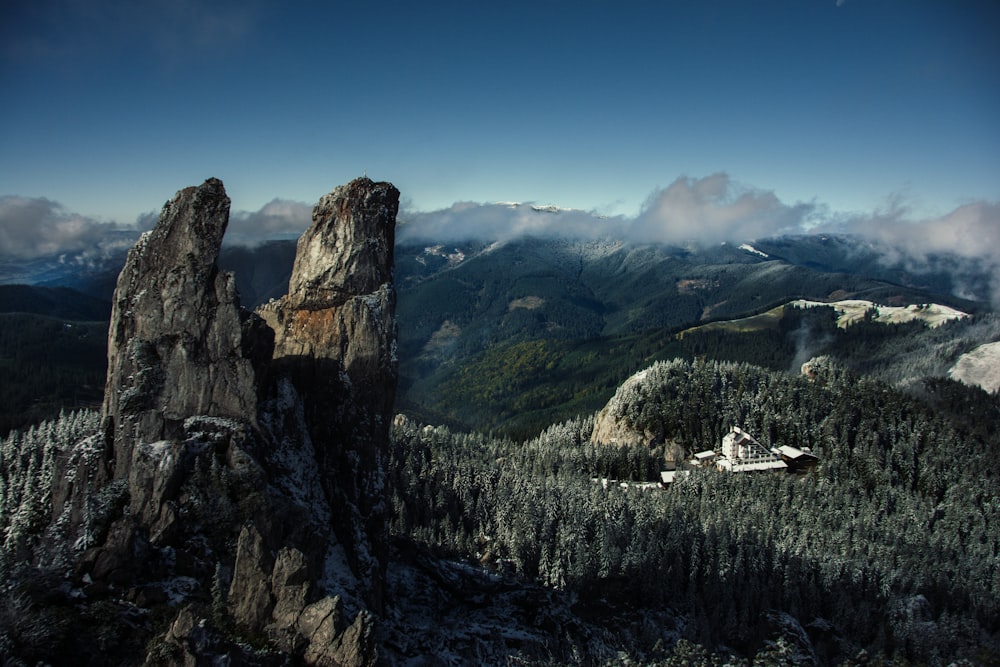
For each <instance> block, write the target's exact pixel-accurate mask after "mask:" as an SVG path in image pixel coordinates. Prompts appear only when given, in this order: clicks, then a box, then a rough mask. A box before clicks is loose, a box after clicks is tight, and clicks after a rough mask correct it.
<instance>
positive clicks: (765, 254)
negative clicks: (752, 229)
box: [740, 243, 771, 259]
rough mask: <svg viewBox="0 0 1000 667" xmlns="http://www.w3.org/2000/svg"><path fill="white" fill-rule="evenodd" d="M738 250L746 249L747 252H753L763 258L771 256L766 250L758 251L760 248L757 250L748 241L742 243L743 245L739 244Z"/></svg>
mask: <svg viewBox="0 0 1000 667" xmlns="http://www.w3.org/2000/svg"><path fill="white" fill-rule="evenodd" d="M740 250H746V251H747V252H749V253H753V254H754V255H760V256H761V257H763V258H764V259H770V257H771V256H770V255H768V254H767V253H766V252H763V251H760V250H757V248H754V247H753V246H752V245H750V244H749V243H744V244H743V245H741V246H740Z"/></svg>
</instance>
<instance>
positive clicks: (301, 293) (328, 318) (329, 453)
mask: <svg viewBox="0 0 1000 667" xmlns="http://www.w3.org/2000/svg"><path fill="white" fill-rule="evenodd" d="M398 209H399V191H398V190H397V189H396V188H395V187H393V186H392V185H391V184H389V183H375V182H373V181H371V180H370V179H367V178H359V179H356V180H354V181H351V182H350V183H349V184H347V185H344V186H341V187H338V188H336V189H335V190H333V192H331V193H330V194H328V195H326V196H324V197H323V198H322V199H321V200H320V202H319V204H318V205H317V206H316V208H315V209H314V210H313V223H312V226H311V227H310V228H309V229H308V230H306V232H305V233H304V234H303V235H302V237H301V238H300V239H299V242H298V249H297V252H296V258H295V264H294V267H293V269H292V276H291V279H290V280H289V292H288V296H286V297H285V298H284V299H282V300H280V301H277V302H272V303H270V304H268V305H266V306H264V307H262V308H260V309H259V311H258V312H259V314H260V315H261V316H262V317H263V318H264V320H265V321H266V322H267V323H268V325H269V326H270V327H271V328H272V329H273V330H274V332H275V349H274V362H273V366H274V367H275V368H276V369H280V372H281V373H283V374H285V375H287V376H288V377H290V378H292V381H293V383H294V385H295V387H296V388H297V389H298V391H299V393H300V394H301V395H302V396H303V398H304V401H305V408H306V417H307V422H308V424H309V434H310V436H311V438H312V442H313V446H314V447H315V448H316V458H317V461H318V463H319V468H320V476H321V479H322V480H323V484H324V489H325V490H326V492H327V494H328V496H329V498H330V501H331V503H332V504H333V505H334V506H336V507H338V508H339V510H338V512H337V513H336V514H335V516H334V526H335V529H336V532H337V534H338V536H339V537H340V539H341V541H342V542H343V543H344V544H345V546H346V547H347V548H348V559H349V562H350V564H351V567H352V569H353V570H354V572H355V574H356V575H357V576H358V577H359V578H361V579H362V580H363V581H364V582H365V583H366V588H367V589H368V592H367V597H368V601H369V603H370V604H372V605H373V606H374V607H375V608H376V609H378V608H380V607H381V604H382V602H381V598H382V584H381V583H379V582H381V581H382V580H383V579H384V573H385V565H386V561H387V558H388V551H387V545H386V540H385V511H386V502H387V499H386V498H385V496H384V488H385V483H384V478H383V475H384V473H383V463H382V462H383V461H386V460H387V459H388V446H389V426H390V423H389V417H390V416H391V413H392V406H393V401H394V400H395V391H396V380H397V372H398V368H397V366H398V363H397V359H396V349H395V346H396V335H395V330H396V317H395V307H396V300H395V289H394V287H393V284H392V268H393V247H394V243H395V221H396V213H397V211H398ZM358 535H362V536H364V538H363V539H362V540H361V543H358V540H357V537H356V536H358Z"/></svg>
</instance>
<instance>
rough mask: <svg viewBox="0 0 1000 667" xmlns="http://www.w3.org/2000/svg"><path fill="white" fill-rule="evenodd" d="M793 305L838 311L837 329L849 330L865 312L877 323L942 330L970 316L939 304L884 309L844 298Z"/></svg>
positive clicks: (795, 303)
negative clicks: (916, 323) (914, 324)
mask: <svg viewBox="0 0 1000 667" xmlns="http://www.w3.org/2000/svg"><path fill="white" fill-rule="evenodd" d="M789 305H792V306H798V307H799V308H816V307H819V306H829V307H831V308H833V309H834V310H835V311H837V315H838V317H837V326H839V327H840V328H841V329H846V328H847V327H849V326H851V325H852V324H856V323H858V322H861V321H862V320H864V318H865V313H866V312H868V311H869V310H872V309H874V310H875V317H874V320H875V321H876V322H881V323H882V324H898V323H902V322H910V321H913V320H921V321H922V322H925V323H926V324H927V326H929V327H932V328H933V327H939V326H941V325H942V324H944V323H945V322H949V321H951V320H961V319H964V318H966V317H968V316H969V314H968V313H963V312H962V311H960V310H955V309H954V308H951V307H949V306H943V305H941V304H939V303H925V304H911V305H909V306H881V305H879V304H877V303H874V302H872V301H866V300H864V299H845V300H843V301H833V302H830V303H824V302H822V301H807V300H805V299H799V300H797V301H792V303H791V304H789Z"/></svg>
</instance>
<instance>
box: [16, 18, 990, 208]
mask: <svg viewBox="0 0 1000 667" xmlns="http://www.w3.org/2000/svg"><path fill="white" fill-rule="evenodd" d="M997 7H998V5H997V3H995V2H993V1H986V2H972V1H969V0H940V1H937V2H932V1H919V0H839V1H838V0H787V1H785V2H767V1H763V2H751V1H749V0H725V1H723V0H700V1H697V2H695V1H693V0H691V1H683V2H682V1H665V0H661V1H660V2H627V1H622V2H611V1H610V0H605V1H588V0H575V1H568V0H566V1H564V0H533V1H532V2H525V3H522V2H505V3H496V2H494V3H486V2H473V1H470V0H466V1H465V2H435V3H419V2H349V3H347V2H344V3H341V2H311V3H310V2H284V3H277V2H273V3H269V2H253V1H252V0H250V1H241V2H205V3H197V2H192V1H190V0H153V1H151V2H130V1H126V0H65V1H59V2H56V1H49V0H32V1H30V2H29V1H25V0H7V2H4V3H3V4H2V6H0V58H2V59H0V91H2V92H0V95H2V98H0V100H2V102H0V195H16V196H18V197H21V198H29V199H37V198H46V199H47V200H50V202H54V203H58V204H59V205H60V206H61V210H62V211H63V214H64V215H65V214H68V213H67V212H71V213H73V214H79V215H81V216H85V217H86V218H88V219H96V220H99V221H117V222H120V223H131V222H133V221H135V219H136V218H137V216H139V215H141V214H143V213H145V212H149V211H156V210H158V209H159V208H160V206H162V204H163V202H164V201H166V200H167V199H168V198H170V197H171V196H172V195H173V193H174V192H175V191H176V190H178V189H180V188H181V187H184V186H187V185H191V184H197V183H200V182H201V181H202V180H204V179H205V178H207V177H209V176H216V177H219V178H221V179H222V180H223V181H224V182H225V184H226V188H227V190H228V192H229V194H230V196H231V197H232V199H233V208H234V210H242V211H258V210H260V209H261V208H262V207H264V206H265V205H266V204H267V203H268V202H271V201H272V200H274V199H281V200H292V201H296V202H306V203H308V204H310V205H311V204H312V203H314V202H315V201H317V200H318V198H319V197H320V196H321V195H322V194H324V193H325V192H328V191H329V190H330V189H331V188H332V187H333V186H335V185H338V184H340V183H344V182H346V181H348V180H350V179H351V178H353V177H355V176H358V175H360V174H361V173H362V172H363V171H366V172H367V174H368V175H369V176H370V177H372V178H375V179H380V180H389V181H392V182H393V183H395V184H396V185H397V187H399V188H400V190H401V191H402V193H403V197H404V203H405V205H406V206H407V207H408V208H410V209H413V210H421V211H428V210H434V209H440V208H445V207H448V206H450V205H451V204H452V203H454V202H456V201H475V202H490V201H497V200H518V201H534V202H538V203H554V204H559V205H562V206H567V207H575V208H581V209H586V210H594V211H597V212H599V213H603V214H607V215H610V216H615V215H624V216H636V215H638V214H639V213H640V211H641V210H644V206H645V205H646V202H647V201H648V200H649V201H651V198H655V197H656V195H657V193H662V192H663V191H664V189H667V188H669V186H671V184H673V183H675V182H676V181H677V179H679V178H682V177H686V178H689V179H701V178H705V177H709V176H711V175H713V174H719V173H722V174H725V175H726V178H727V179H728V182H731V183H735V184H739V185H740V187H742V188H747V189H751V190H754V191H758V192H765V193H770V194H772V195H773V197H774V198H776V199H777V200H778V201H780V202H781V203H782V204H783V205H787V206H788V207H794V206H795V205H796V204H798V203H809V204H810V210H812V211H814V212H818V213H823V212H829V213H831V214H836V213H838V212H839V213H846V212H857V211H875V210H883V209H886V208H891V207H893V206H898V205H900V204H899V202H904V205H905V208H906V209H907V210H908V211H909V212H911V214H912V215H913V216H915V217H917V218H928V217H934V216H945V215H947V214H949V213H950V212H951V211H953V210H954V209H955V208H956V207H958V206H960V205H963V204H970V203H973V202H982V201H985V202H997V201H1000V40H998V39H996V35H997V34H998V33H1000V9H997Z"/></svg>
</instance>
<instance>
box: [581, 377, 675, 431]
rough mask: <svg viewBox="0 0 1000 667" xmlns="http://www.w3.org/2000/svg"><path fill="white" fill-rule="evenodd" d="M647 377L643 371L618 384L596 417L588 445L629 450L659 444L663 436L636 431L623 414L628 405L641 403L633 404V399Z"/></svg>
mask: <svg viewBox="0 0 1000 667" xmlns="http://www.w3.org/2000/svg"><path fill="white" fill-rule="evenodd" d="M647 373H648V371H645V370H643V371H639V372H638V373H636V374H635V375H633V376H631V377H630V378H628V379H627V380H625V382H624V383H622V385H621V386H620V387H619V388H618V391H616V392H615V395H614V396H612V397H611V400H610V401H608V403H607V405H605V406H604V408H602V409H601V411H600V412H599V413H598V414H597V418H596V419H595V420H594V430H593V432H592V433H591V436H590V441H591V442H593V443H594V444H595V445H617V446H619V447H629V446H633V445H652V444H659V443H660V442H662V441H663V433H653V432H647V431H644V430H639V429H637V428H636V427H635V426H633V425H632V420H630V419H629V417H628V415H627V414H626V412H627V409H628V407H629V405H631V404H639V403H641V399H639V400H636V396H637V395H638V394H641V392H642V391H643V382H644V381H645V379H646V375H647Z"/></svg>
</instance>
